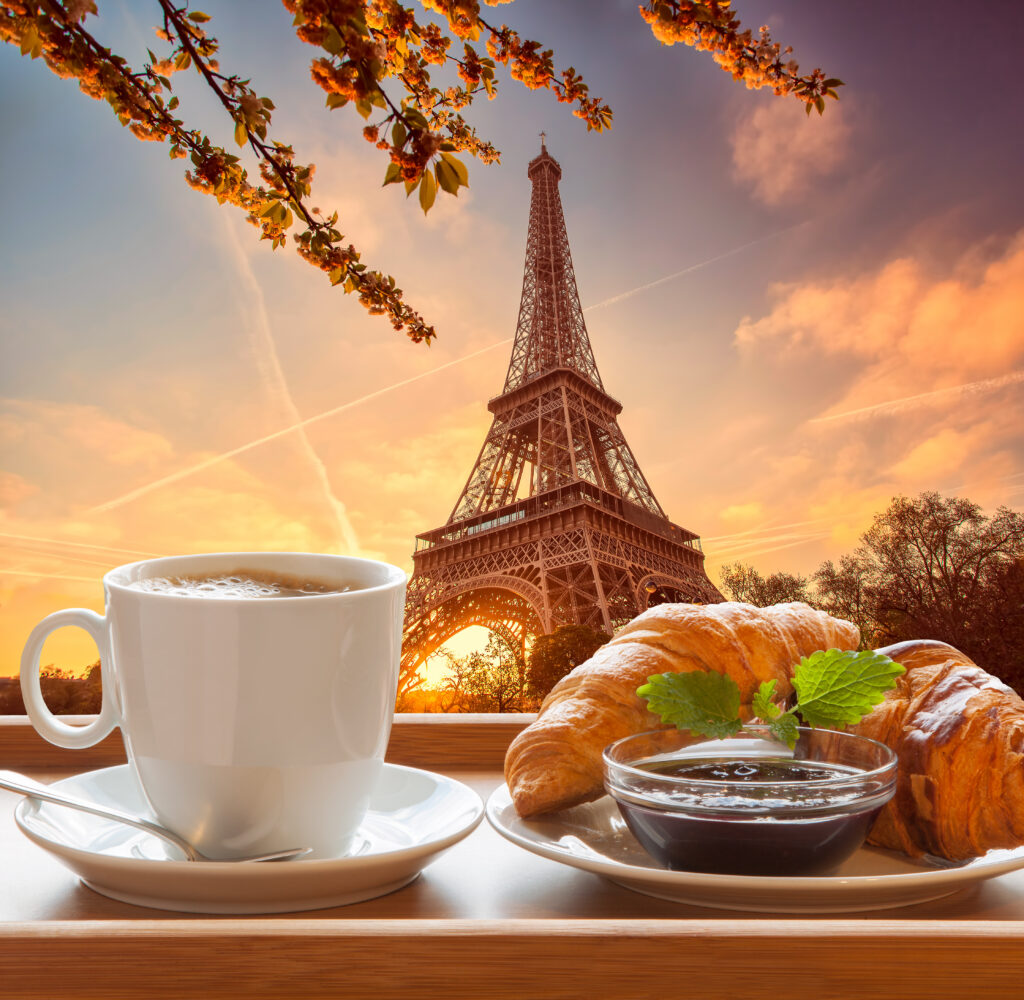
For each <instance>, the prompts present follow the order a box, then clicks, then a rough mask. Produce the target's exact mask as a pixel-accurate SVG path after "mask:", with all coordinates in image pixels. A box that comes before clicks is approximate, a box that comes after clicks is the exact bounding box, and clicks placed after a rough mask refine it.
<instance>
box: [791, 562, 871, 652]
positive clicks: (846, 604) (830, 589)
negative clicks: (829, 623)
mask: <svg viewBox="0 0 1024 1000" xmlns="http://www.w3.org/2000/svg"><path fill="white" fill-rule="evenodd" d="M868 573H869V566H868V563H867V561H866V560H865V558H864V556H863V554H861V553H859V552H855V553H853V554H852V555H851V554H847V555H844V556H842V557H841V558H840V560H839V565H838V566H836V565H835V564H834V563H833V562H832V560H831V559H829V560H826V561H825V562H823V563H822V564H821V566H820V567H819V568H818V569H817V570H816V571H815V573H814V574H813V575H812V577H811V580H812V581H813V588H814V590H813V596H811V597H809V603H811V604H813V605H814V606H815V607H817V608H821V610H822V611H827V612H828V613H829V614H830V615H832V617H833V618H844V619H846V621H848V622H853V624H854V625H856V626H857V628H859V629H860V641H861V648H862V649H871V648H875V647H877V646H880V645H885V643H884V642H882V641H880V640H881V635H880V633H879V630H878V621H877V619H876V612H875V607H874V602H873V599H872V596H871V592H870V590H869V588H868Z"/></svg>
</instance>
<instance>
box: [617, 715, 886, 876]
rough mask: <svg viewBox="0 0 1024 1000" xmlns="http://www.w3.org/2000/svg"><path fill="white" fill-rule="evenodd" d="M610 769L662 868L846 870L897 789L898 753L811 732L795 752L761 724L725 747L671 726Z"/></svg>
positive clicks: (629, 749) (638, 743)
mask: <svg viewBox="0 0 1024 1000" xmlns="http://www.w3.org/2000/svg"><path fill="white" fill-rule="evenodd" d="M604 761H605V786H606V788H607V789H608V791H609V793H610V794H611V795H612V797H613V798H614V799H615V801H616V803H617V804H618V807H619V811H620V812H621V813H622V816H623V818H624V819H625V821H626V823H627V825H628V826H629V829H630V830H631V831H632V832H633V835H634V836H635V837H636V838H637V840H638V841H639V842H640V844H641V845H642V846H643V847H644V848H645V849H646V850H647V852H648V853H649V854H650V855H651V856H652V857H653V858H654V859H655V860H656V861H657V862H658V863H659V864H661V865H663V866H664V867H666V868H669V869H673V870H675V871H688V872H713V873H721V874H731V875H789V876H793V875H823V874H828V873H830V872H834V871H835V870H836V868H838V867H839V866H840V865H841V864H842V863H843V862H844V861H845V860H846V859H847V858H849V857H850V855H851V854H853V853H854V852H855V851H856V850H857V848H858V847H860V845H861V844H862V843H863V842H864V838H865V836H866V835H867V832H868V830H869V829H870V827H871V824H872V823H873V822H874V820H875V817H876V816H877V815H878V812H879V810H880V809H881V808H882V806H883V805H885V803H886V802H887V801H888V800H889V799H890V798H891V797H892V793H893V791H894V789H895V781H896V757H895V754H893V753H892V751H891V750H889V749H888V747H885V746H883V745H882V744H880V743H875V742H874V741H873V740H868V739H864V738H863V737H859V736H854V735H852V734H848V733H834V732H830V731H828V730H820V729H815V730H811V729H804V728H801V730H800V731H799V740H798V742H797V746H796V748H795V750H793V751H790V750H789V749H788V748H786V747H785V746H784V745H783V744H780V743H777V742H775V741H773V740H771V738H770V735H769V736H768V737H767V738H766V736H765V734H764V732H762V730H761V729H760V728H759V727H749V728H748V729H746V730H744V731H743V733H742V734H741V735H739V736H738V737H736V738H730V739H728V740H725V741H719V740H707V739H706V738H705V737H696V736H693V735H692V734H690V733H687V732H683V733H680V732H679V731H677V730H659V731H656V732H652V733H642V734H640V735H638V736H635V737H629V738H627V739H625V740H620V741H619V742H618V743H615V744H613V745H612V746H610V747H609V748H608V749H607V750H606V751H605V754H604Z"/></svg>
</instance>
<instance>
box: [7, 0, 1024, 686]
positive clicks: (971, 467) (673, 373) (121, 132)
mask: <svg viewBox="0 0 1024 1000" xmlns="http://www.w3.org/2000/svg"><path fill="white" fill-rule="evenodd" d="M198 6H199V7H200V8H201V9H203V10H206V11H207V12H208V13H210V14H211V15H212V18H213V20H212V22H211V25H210V29H211V33H212V34H214V35H215V36H216V37H217V38H219V39H220V41H221V45H222V50H221V63H222V68H223V69H224V70H225V71H226V72H238V73H240V74H241V75H243V76H249V77H251V78H252V81H253V86H254V87H255V88H256V89H257V92H258V93H259V94H261V95H267V96H270V97H272V98H273V100H274V102H275V104H276V106H277V110H276V112H275V114H274V119H273V125H272V135H273V136H274V137H275V138H279V139H281V140H282V141H285V142H290V143H292V144H293V145H294V146H295V149H296V153H297V160H298V162H300V163H305V162H314V163H316V164H317V174H316V182H315V185H314V197H313V202H314V204H316V205H318V206H320V207H322V208H324V209H333V208H337V209H338V211H339V213H340V228H341V230H342V231H343V232H344V233H345V234H346V236H347V238H348V239H350V240H351V241H352V242H354V243H355V244H356V246H357V247H359V248H360V249H361V250H362V251H363V252H364V258H363V259H364V261H365V262H366V263H368V264H369V265H370V266H371V267H377V268H380V269H382V270H384V271H387V272H390V273H392V274H394V275H395V276H396V278H397V279H398V282H399V284H400V285H401V287H402V288H403V289H404V290H405V293H406V298H407V299H408V301H409V302H410V303H411V304H413V305H414V306H415V307H416V308H417V309H418V310H419V311H420V312H421V313H423V315H424V316H425V317H426V318H427V319H428V321H430V322H432V323H433V324H434V325H435V326H436V328H437V330H438V338H437V341H436V343H434V344H433V346H431V347H429V348H427V347H424V346H417V345H413V344H411V343H409V342H408V341H407V340H406V339H404V338H403V337H402V336H401V335H399V334H396V333H394V332H393V331H392V330H391V328H390V326H389V324H388V323H387V322H386V321H384V320H381V319H379V318H373V317H370V316H368V315H367V314H366V313H365V312H364V310H363V309H362V308H361V307H360V306H359V305H358V303H357V302H356V301H355V299H354V298H353V297H350V296H345V295H343V294H342V293H341V291H340V290H339V289H332V288H331V287H330V286H329V284H328V283H327V282H326V280H324V278H323V276H322V275H321V274H320V273H319V272H317V271H315V270H313V269H312V268H311V267H309V266H308V265H307V264H305V263H303V262H302V261H301V260H300V259H299V258H298V257H297V256H296V255H295V254H294V253H293V252H292V250H291V248H290V247H289V248H286V249H283V250H278V251H277V252H276V253H274V252H272V251H271V250H270V247H269V245H268V244H266V243H260V242H259V241H258V240H257V239H256V237H255V230H253V229H251V228H250V227H248V226H247V225H246V224H245V223H244V221H243V219H242V217H241V214H240V213H239V212H238V210H236V209H232V208H230V207H226V206H225V207H220V206H218V205H217V204H216V202H215V201H214V200H213V199H211V198H208V197H204V196H202V195H199V194H197V193H195V192H193V191H192V190H190V189H189V188H188V187H187V186H186V184H185V183H184V182H183V180H182V173H183V171H184V165H183V164H184V162H185V161H171V160H169V159H168V157H167V153H166V151H165V150H163V149H161V148H160V147H159V146H157V145H156V144H154V143H140V142H138V141H136V140H135V139H134V138H133V137H132V136H131V135H130V133H128V132H127V130H125V129H123V128H121V126H120V125H119V124H118V122H117V121H116V119H115V118H114V117H113V115H112V114H111V113H110V110H109V108H108V107H107V106H106V105H105V104H101V103H99V102H96V101H92V100H90V99H88V98H87V97H85V96H84V95H82V94H81V93H80V92H79V91H78V89H77V86H76V84H75V83H74V82H73V81H64V80H59V79H58V78H56V77H55V76H54V75H53V74H52V73H50V72H49V71H48V70H47V69H46V67H45V66H44V65H43V64H42V61H41V60H39V61H36V62H31V61H30V60H29V59H28V58H24V57H22V56H21V55H20V53H19V52H18V51H17V49H15V48H14V47H12V46H8V45H4V46H2V47H0V175H2V177H3V181H4V183H3V185H2V186H0V218H2V220H3V235H4V239H3V243H2V248H0V295H2V301H3V303H4V307H3V310H2V314H0V351H2V353H0V675H10V674H14V673H17V669H18V659H19V656H20V650H21V647H22V645H23V644H24V641H25V638H26V636H27V634H28V632H29V630H30V629H31V627H32V626H33V625H34V624H35V622H36V621H38V620H39V619H40V618H41V617H43V616H44V615H45V614H47V613H49V612H51V611H56V610H58V609H60V608H63V607H69V606H78V607H89V608H93V609H95V610H102V606H103V591H102V585H101V583H100V580H101V577H102V575H103V573H104V572H105V571H106V570H107V569H109V568H111V567H113V566H116V565H118V564H120V563H123V562H129V561H132V560H134V559H137V558H143V557H145V556H147V555H162V554H172V553H185V552H200V551H222V550H247V549H261V550H262V549H300V550H314V551H334V552H352V553H355V554H360V555H367V556H372V557H377V558H383V559H386V560H388V561H391V562H394V563H397V564H398V565H400V566H402V567H404V568H406V569H407V570H411V568H412V559H411V553H412V550H413V544H414V536H415V535H416V533H417V532H420V531H424V530H427V529H429V528H434V527H437V526H439V525H441V524H443V523H444V522H445V520H446V519H447V517H448V515H449V514H450V512H451V509H452V507H453V505H454V503H455V501H456V499H457V497H458V495H459V492H460V490H461V488H462V486H463V484H464V482H465V478H466V476H467V475H468V473H469V471H470V469H471V467H472V464H473V461H474V459H475V457H476V454H477V451H478V449H479V447H480V444H481V443H482V440H483V437H484V435H485V433H486V431H487V428H488V427H489V425H490V414H489V413H488V411H487V409H486V401H487V400H488V398H490V397H492V396H495V395H497V394H498V393H499V392H500V389H501V385H502V381H503V379H504V375H505V369H506V367H507V364H508V358H509V351H510V346H511V343H510V338H511V336H512V334H513V332H514V330H515V323H516V316H517V310H518V304H519V296H520V291H521V282H522V267H523V255H524V249H525V240H526V225H527V218H528V211H529V198H530V185H529V181H528V179H527V177H526V165H527V163H528V162H529V160H530V159H532V158H533V157H534V156H536V155H537V153H538V151H539V145H540V140H539V138H538V133H539V132H540V131H541V130H544V131H545V132H546V133H547V137H548V138H547V146H548V150H549V152H550V153H551V154H552V155H553V156H554V157H555V158H556V159H557V160H558V161H559V163H560V164H561V166H562V171H563V177H562V183H561V197H562V204H563V207H564V211H565V218H566V224H567V228H568V232H569V239H570V243H571V245H572V250H573V263H574V266H575V271H576V276H577V281H578V284H579V291H580V298H581V301H582V304H583V306H584V310H585V318H586V321H587V325H588V328H589V332H590V337H591V341H592V344H593V348H594V353H595V356H596V360H597V364H598V367H599V369H600V371H601V374H602V377H603V380H604V382H605V386H606V388H607V389H608V391H609V392H610V393H611V394H612V395H613V396H615V397H616V398H617V399H619V400H620V401H621V402H622V403H623V406H624V410H623V413H622V415H621V417H620V421H619V422H620V425H621V427H622V429H623V431H624V433H625V435H626V438H627V440H628V441H629V443H630V445H631V447H632V450H633V452H634V454H635V455H636V457H637V459H638V461H639V462H640V465H641V467H642V468H643V470H644V473H645V474H646V476H647V478H648V480H649V482H650V483H651V486H652V488H653V489H654V492H655V494H656V496H657V497H658V499H659V501H660V502H661V505H662V506H663V507H664V508H665V510H666V511H667V512H668V514H669V516H670V517H671V518H672V519H673V520H674V521H676V522H677V523H679V524H682V525H684V526H685V527H687V528H689V529H691V530H693V531H695V532H698V533H699V534H700V535H701V536H702V538H703V545H704V550H705V552H706V554H707V568H708V571H709V574H710V576H711V578H712V579H713V580H714V581H716V582H718V579H719V576H718V574H719V569H720V567H721V566H722V565H723V564H724V563H729V562H733V561H736V560H743V561H745V562H748V563H752V564H753V565H754V566H756V567H757V568H759V569H761V570H762V571H763V572H771V571H773V570H776V569H785V570H789V571H794V572H800V573H810V572H812V571H813V570H814V569H816V568H817V567H818V566H819V565H820V563H821V562H822V561H823V560H824V559H827V558H833V559H834V558H838V556H840V555H841V554H842V553H844V552H847V551H850V550H851V549H852V548H853V547H854V546H855V545H856V543H857V540H858V538H859V536H860V534H861V533H862V532H863V531H864V530H865V529H866V528H867V527H868V526H869V524H870V523H871V520H872V517H873V515H874V514H876V513H878V512H880V511H881V510H882V509H884V508H885V507H886V506H887V504H888V502H889V500H890V498H891V497H893V496H894V495H896V494H900V493H902V494H905V495H914V494H917V493H920V492H921V491H924V490H938V491H940V492H942V493H944V494H947V495H957V496H966V497H969V498H970V499H972V500H974V501H976V502H978V503H979V504H981V505H982V507H983V508H985V510H986V511H993V510H994V509H995V508H996V507H998V506H999V505H1002V504H1005V505H1008V506H1010V507H1014V508H1016V509H1021V508H1022V507H1024V198H1022V194H1021V187H1022V184H1021V182H1022V176H1024V129H1022V127H1021V109H1022V107H1024V79H1022V75H1021V73H1020V69H1019V39H1020V38H1021V37H1024V4H1020V3H1018V2H1016V0H984V2H982V3H979V4H977V5H972V6H971V7H970V10H971V12H972V13H971V18H970V19H967V18H965V16H964V11H965V5H964V4H962V3H960V2H956V3H953V2H948V0H935V2H931V3H893V2H892V0H867V2H865V0H857V2H854V0H831V2H829V3H821V2H813V0H807V2H804V0H772V2H768V0H736V7H737V13H738V14H739V16H740V17H741V19H742V21H743V23H744V25H745V26H749V27H752V28H754V29H756V28H757V27H758V26H759V25H761V24H768V25H769V26H770V27H771V29H772V32H773V35H774V37H775V39H776V40H777V41H779V42H781V43H782V44H783V45H792V46H793V48H794V53H793V58H795V59H797V60H798V62H799V63H800V66H801V69H802V70H810V69H812V68H813V67H815V66H821V67H822V68H823V69H824V70H825V71H826V72H827V73H828V74H829V75H833V76H837V77H839V78H841V79H842V80H844V81H845V84H846V85H845V86H844V87H843V88H841V97H842V100H841V102H840V103H839V104H835V103H833V102H829V106H828V108H827V110H826V113H825V115H824V116H823V117H821V118H819V117H818V116H817V115H816V114H815V115H812V116H811V117H810V118H808V117H807V116H806V115H805V114H804V112H803V106H802V105H801V104H799V103H798V102H797V101H796V100H794V99H792V98H789V99H784V98H775V97H773V96H772V95H771V94H770V93H768V92H764V91H748V90H746V89H745V88H744V87H743V86H742V84H738V83H736V82H734V81H733V80H731V78H730V77H729V76H728V75H727V74H726V73H724V72H722V71H721V70H720V69H719V68H718V67H717V66H716V65H715V64H714V63H713V61H712V60H711V59H710V57H709V56H708V55H707V54H703V53H697V52H694V51H693V50H691V49H689V48H685V47H683V46H676V47H674V48H671V49H670V48H665V47H662V46H660V45H659V44H658V43H657V42H656V41H655V40H654V39H653V38H652V36H651V34H650V31H649V30H648V29H647V27H646V25H644V23H643V22H642V21H641V20H640V18H639V16H638V14H637V11H636V2H635V0H516V2H515V3H514V4H512V5H511V6H503V7H499V8H497V9H496V11H492V15H493V16H494V17H496V18H499V19H504V20H507V21H508V23H510V24H512V25H514V26H515V27H517V28H518V29H519V30H520V31H521V32H522V33H523V34H524V35H525V36H527V37H529V38H536V39H538V40H540V41H542V42H544V43H545V45H549V46H551V47H553V48H554V50H555V58H556V65H557V66H559V67H564V66H567V65H572V66H574V67H576V69H577V70H578V71H580V72H581V73H582V74H583V76H584V78H585V79H586V80H587V82H588V83H589V85H590V87H591V92H592V94H594V95H595V96H600V97H601V98H603V99H604V100H605V101H607V102H608V103H609V104H611V106H612V108H613V110H614V112H615V122H614V126H613V128H612V130H611V131H610V132H608V133H605V134H601V135H598V134H596V133H588V132H587V131H586V128H585V126H584V125H583V124H582V123H581V122H580V121H579V120H578V119H575V118H573V117H572V116H571V114H570V112H569V110H568V109H567V108H566V106H564V105H559V104H557V103H556V102H555V100H554V99H553V97H552V95H551V94H548V93H546V92H535V93H534V92H528V91H526V90H524V89H523V88H522V86H521V85H519V84H518V83H515V82H514V81H511V80H509V79H508V78H507V75H502V76H501V77H500V86H499V97H498V99H497V100H496V101H494V102H491V103H487V102H484V103H482V104H477V105H474V106H473V107H472V108H470V109H469V112H468V116H469V117H470V118H471V120H472V121H473V122H474V123H475V124H476V125H477V128H478V130H479V132H480V133H481V134H482V135H484V136H486V137H489V138H491V139H492V141H494V143H495V144H496V145H497V146H498V148H499V149H501V150H502V154H503V155H502V160H501V163H500V165H495V166H491V167H484V166H482V165H480V164H478V163H475V162H473V163H471V164H470V178H469V181H470V187H469V190H468V191H466V190H463V191H462V192H460V195H459V198H458V199H454V198H451V197H447V196H443V197H441V196H439V198H438V201H437V204H436V205H435V207H434V208H433V210H432V211H431V213H430V215H429V216H427V217H426V218H424V216H423V214H422V212H420V211H419V209H418V206H417V205H416V204H415V203H414V200H413V201H410V202H407V201H406V199H405V197H404V194H403V191H402V189H401V187H400V186H390V187H387V188H382V187H381V180H382V179H383V174H384V170H385V167H386V163H385V161H384V160H383V159H382V157H383V155H384V154H382V153H380V152H378V151H376V150H374V149H373V148H372V146H370V144H368V143H367V142H365V141H364V140H363V139H362V137H361V135H360V129H361V127H362V125H363V124H364V123H363V121H362V120H361V119H360V118H358V116H356V115H355V114H354V113H353V112H351V111H350V110H341V111H337V112H333V113H331V112H328V111H326V110H325V109H324V107H323V95H322V92H321V91H320V90H319V89H317V88H316V87H314V85H313V84H312V83H311V81H310V78H309V62H310V60H311V59H312V58H313V57H314V55H315V54H316V53H315V52H314V50H313V49H312V48H310V47H309V46H306V45H303V44H302V43H300V42H299V41H298V40H297V39H296V38H295V36H294V34H293V33H292V30H291V28H290V22H291V17H290V15H289V14H288V13H287V12H286V11H285V10H284V8H283V7H282V6H281V4H280V3H278V2H276V0H258V2H256V0H252V2H248V3H245V4H241V3H237V2H235V3H232V2H229V0H204V3H202V4H198ZM99 7H100V12H101V18H100V20H99V21H97V20H95V19H90V20H89V22H88V24H89V25H90V27H91V30H93V31H94V32H95V33H96V34H97V35H99V36H100V37H101V38H103V39H104V41H105V42H106V43H107V44H110V45H111V46H112V47H113V49H114V51H116V52H119V53H121V54H122V55H124V56H125V57H126V58H128V60H129V62H130V63H132V64H134V65H136V66H138V67H141V65H142V63H143V62H144V61H145V60H146V55H145V50H146V48H147V47H156V46H157V45H158V43H157V41H156V39H155V37H154V35H153V32H152V26H153V25H154V24H156V23H157V14H156V5H155V4H153V3H148V2H143V0H120V2H117V0H99ZM179 81H180V85H179ZM175 83H176V86H175V89H176V92H179V90H180V93H181V96H182V102H183V107H182V110H183V112H184V114H183V117H185V119H186V121H189V120H190V119H193V120H194V123H195V124H198V125H200V126H203V127H206V128H208V129H209V131H210V132H211V134H212V135H213V137H214V138H215V139H217V140H218V141H221V142H224V143H225V144H230V135H231V126H230V123H229V122H228V121H227V119H226V118H223V117H222V116H219V115H218V114H217V109H216V108H215V107H214V105H213V101H212V99H211V98H210V97H209V96H207V95H206V94H204V93H203V92H202V91H201V89H200V88H199V86H198V84H197V82H195V81H192V80H188V81H186V80H185V79H184V75H179V76H176V77H175ZM303 422H305V423H304V426H303V427H301V428H299V429H296V425H298V424H300V423H303ZM46 652H47V655H46V656H45V657H44V662H48V661H49V660H52V661H54V662H55V663H57V664H58V665H61V666H66V667H70V668H73V669H78V668H80V667H82V666H84V665H85V664H87V663H88V662H89V661H90V660H91V659H93V658H94V657H95V653H94V650H93V649H91V648H90V647H89V646H88V645H87V644H86V640H84V639H83V638H82V637H81V636H78V635H74V634H72V633H69V632H68V630H64V631H63V632H62V633H60V634H59V635H58V636H57V637H55V639H53V640H51V642H50V643H49V644H48V646H47V651H46Z"/></svg>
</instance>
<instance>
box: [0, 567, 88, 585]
mask: <svg viewBox="0 0 1024 1000" xmlns="http://www.w3.org/2000/svg"><path fill="white" fill-rule="evenodd" d="M0 576H31V577H34V578H35V579H37V580H78V581H79V582H81V583H99V582H100V581H99V578H98V577H95V576H65V574H63V573H32V572H30V571H28V570H22V569H0Z"/></svg>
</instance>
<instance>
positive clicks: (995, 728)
mask: <svg viewBox="0 0 1024 1000" xmlns="http://www.w3.org/2000/svg"><path fill="white" fill-rule="evenodd" d="M879 652H881V653H885V654H886V655H887V656H890V657H892V659H894V660H896V661H897V662H898V663H901V664H902V665H903V666H904V667H905V668H906V673H905V674H903V675H902V676H901V677H899V678H898V679H897V683H896V686H895V687H894V688H892V689H891V690H889V691H888V692H886V696H885V700H884V701H883V702H882V703H881V704H880V705H878V706H877V707H876V708H875V709H874V710H873V711H872V712H871V713H870V714H869V715H866V716H865V717H864V718H863V719H862V720H861V722H860V723H859V724H858V725H856V726H854V727H852V730H851V731H853V732H856V733H858V734H860V735H862V736H869V737H871V738H872V739H875V740H878V741H879V742H881V743H885V744H886V745H887V746H889V747H890V748H891V749H893V750H895V751H896V755H897V757H898V758H899V773H898V778H897V783H896V794H895V795H894V796H893V798H892V800H891V801H890V802H889V804H888V805H886V806H885V808H884V809H883V810H882V812H881V813H880V814H879V816H878V819H877V820H876V821H875V824H874V826H873V827H872V829H871V831H870V833H869V835H868V842H869V843H872V844H876V845H878V846H879V847H887V848H890V849H892V850H898V851H904V852H906V853H907V854H911V855H915V856H920V855H922V854H934V855H937V856H939V857H944V858H949V859H951V860H963V859H965V858H972V857H977V856H979V855H981V854H984V853H985V852H986V851H989V850H993V849H996V848H1008V847H1017V846H1020V845H1021V844H1024V701H1022V700H1021V699H1020V698H1019V697H1018V696H1017V694H1016V693H1015V692H1014V691H1013V690H1012V689H1011V688H1009V687H1007V686H1006V685H1005V684H1004V683H1003V682H1002V681H1000V680H999V679H998V678H996V677H993V676H992V675H991V674H988V673H986V672H985V671H984V670H982V669H981V667H979V666H977V665H976V664H975V663H974V662H973V661H971V660H970V659H969V658H968V657H967V656H965V655H964V654H963V653H961V652H960V651H959V650H957V649H954V648H953V647H952V646H948V645H946V643H944V642H937V641H934V640H926V639H925V640H914V641H910V642H901V643H897V644H896V645H894V646H887V647H886V648H885V649H881V650H879Z"/></svg>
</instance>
